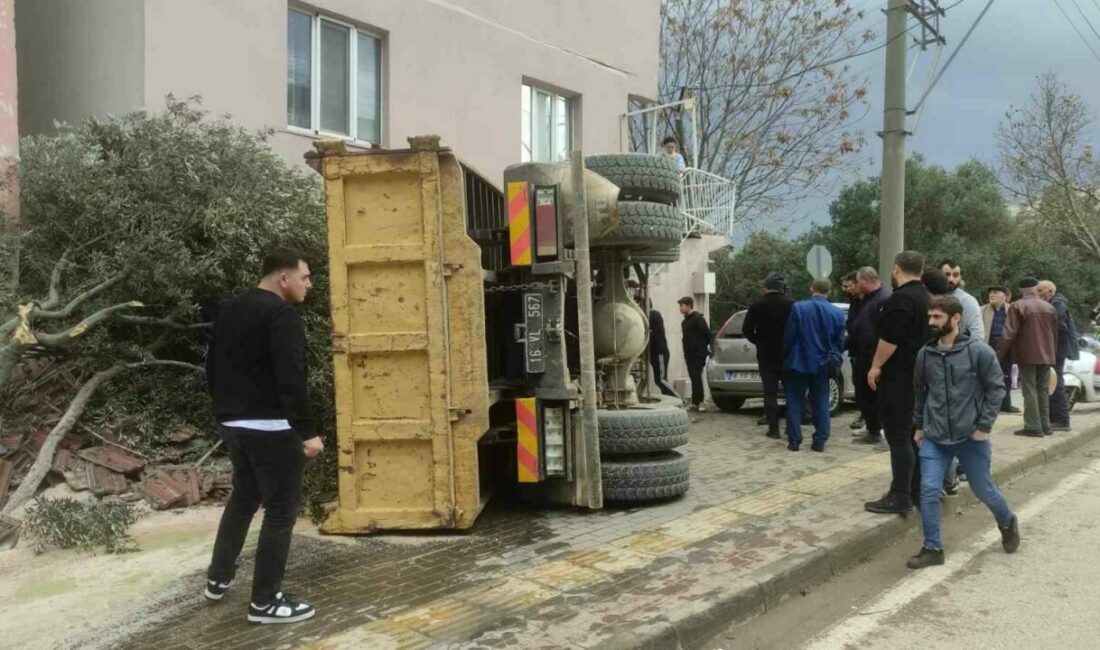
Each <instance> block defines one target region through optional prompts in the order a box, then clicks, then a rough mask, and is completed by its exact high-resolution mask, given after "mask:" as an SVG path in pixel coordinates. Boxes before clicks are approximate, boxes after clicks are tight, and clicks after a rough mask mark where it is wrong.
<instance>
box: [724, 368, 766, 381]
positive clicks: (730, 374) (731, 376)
mask: <svg viewBox="0 0 1100 650" xmlns="http://www.w3.org/2000/svg"><path fill="white" fill-rule="evenodd" d="M726 381H760V373H758V372H752V371H751V370H749V371H733V370H727V371H726Z"/></svg>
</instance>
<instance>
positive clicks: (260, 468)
mask: <svg viewBox="0 0 1100 650" xmlns="http://www.w3.org/2000/svg"><path fill="white" fill-rule="evenodd" d="M311 287H312V283H311V281H310V272H309V266H308V265H307V264H306V262H305V260H304V259H303V258H302V254H301V253H299V252H297V251H294V250H291V249H285V248H280V249H276V250H274V251H272V252H271V253H270V254H268V256H267V257H266V258H265V259H264V262H263V279H261V280H260V284H259V286H258V287H256V288H253V289H249V290H247V291H245V292H243V293H241V294H238V295H237V296H235V297H233V298H231V299H229V300H227V301H226V302H224V303H222V305H221V306H220V307H219V309H218V313H217V316H216V317H215V320H214V335H213V339H212V341H211V342H210V345H209V349H208V350H207V362H206V371H207V379H208V380H209V383H210V392H211V394H212V396H213V398H214V416H215V417H216V418H217V420H218V422H219V423H220V425H221V426H220V431H221V436H222V441H223V442H224V443H225V447H226V449H227V450H228V451H229V459H230V461H232V463H233V492H232V494H231V495H230V496H229V501H228V502H227V503H226V506H225V512H224V513H223V514H222V519H221V524H220V525H219V527H218V536H217V539H216V540H215V542H214V554H213V558H212V560H211V562H210V568H209V569H208V570H207V576H206V589H205V596H206V598H207V599H208V600H213V601H217V600H221V599H222V597H223V596H224V595H225V592H226V591H227V590H228V589H229V586H230V585H231V584H232V583H233V578H234V576H235V574H236V569H237V558H238V557H239V556H240V554H241V548H242V547H243V546H244V540H245V536H246V535H247V533H248V528H249V526H250V525H251V523H252V517H253V515H255V514H256V510H257V508H259V507H260V505H263V507H264V521H263V526H262V527H261V528H260V537H259V542H258V543H257V545H256V570H255V574H254V576H253V580H252V602H251V604H250V605H249V610H248V621H249V622H250V623H293V622H296V621H302V620H305V619H307V618H310V617H312V616H313V615H314V613H315V611H314V609H313V608H312V607H311V606H309V605H308V604H306V603H303V602H297V601H294V600H291V599H290V598H288V597H287V596H285V595H284V594H283V591H282V581H283V573H284V571H285V570H286V559H287V555H288V553H289V551H290V539H291V532H292V531H293V529H294V522H295V520H296V519H297V518H298V510H299V507H300V505H301V498H302V466H303V464H304V461H305V458H307V457H309V458H312V457H314V456H316V455H317V454H319V453H321V451H323V449H324V445H323V444H322V443H321V439H320V438H319V437H318V436H316V435H314V434H313V433H312V431H311V427H310V423H309V394H308V392H307V389H306V334H305V328H304V327H303V325H302V318H301V316H299V315H298V310H297V309H295V308H294V305H297V304H301V302H302V301H304V300H305V298H306V293H307V292H308V291H309V289H310V288H311Z"/></svg>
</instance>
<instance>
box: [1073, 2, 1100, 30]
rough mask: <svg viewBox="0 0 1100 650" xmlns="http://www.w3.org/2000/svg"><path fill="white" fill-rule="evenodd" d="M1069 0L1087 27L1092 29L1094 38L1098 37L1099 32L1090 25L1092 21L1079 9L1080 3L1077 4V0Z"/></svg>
mask: <svg viewBox="0 0 1100 650" xmlns="http://www.w3.org/2000/svg"><path fill="white" fill-rule="evenodd" d="M1070 2H1072V3H1073V6H1074V7H1076V8H1077V13H1079V14H1081V17H1082V18H1084V19H1085V24H1086V25H1088V26H1089V29H1091V30H1092V33H1093V34H1094V35H1095V36H1096V38H1100V32H1097V31H1096V28H1095V27H1093V26H1092V21H1091V20H1089V17H1088V16H1087V15H1085V12H1083V11H1081V5H1079V4H1077V0H1070Z"/></svg>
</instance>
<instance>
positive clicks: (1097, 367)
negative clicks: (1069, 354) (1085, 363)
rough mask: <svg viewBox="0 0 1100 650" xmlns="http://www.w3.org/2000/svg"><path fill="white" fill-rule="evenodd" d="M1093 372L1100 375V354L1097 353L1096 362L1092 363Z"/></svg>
mask: <svg viewBox="0 0 1100 650" xmlns="http://www.w3.org/2000/svg"><path fill="white" fill-rule="evenodd" d="M1092 374H1094V375H1097V376H1100V354H1098V355H1096V363H1094V364H1092Z"/></svg>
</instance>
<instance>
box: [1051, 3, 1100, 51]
mask: <svg viewBox="0 0 1100 650" xmlns="http://www.w3.org/2000/svg"><path fill="white" fill-rule="evenodd" d="M1054 5H1055V6H1056V7H1058V11H1061V12H1062V15H1063V16H1065V17H1066V21H1067V22H1069V26H1070V27H1072V28H1073V31H1075V32H1077V36H1078V37H1080V38H1081V42H1082V43H1084V44H1085V47H1087V48H1089V52H1092V56H1093V57H1095V58H1096V60H1097V61H1100V54H1097V53H1096V50H1094V49H1092V44H1091V43H1089V39H1087V38H1085V35H1084V34H1083V33H1082V32H1081V30H1080V29H1078V28H1077V23H1075V22H1073V19H1072V18H1070V17H1069V14H1067V13H1066V10H1065V9H1063V8H1062V3H1060V2H1058V0H1054Z"/></svg>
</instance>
